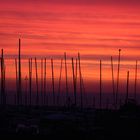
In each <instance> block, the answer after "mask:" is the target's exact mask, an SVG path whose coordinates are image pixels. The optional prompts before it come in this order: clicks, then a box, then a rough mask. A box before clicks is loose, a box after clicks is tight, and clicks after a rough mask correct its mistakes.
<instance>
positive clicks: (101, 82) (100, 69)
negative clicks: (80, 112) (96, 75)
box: [100, 60, 102, 109]
mask: <svg viewBox="0 0 140 140" xmlns="http://www.w3.org/2000/svg"><path fill="white" fill-rule="evenodd" d="M100 109H102V61H101V60H100Z"/></svg>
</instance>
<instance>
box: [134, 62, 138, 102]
mask: <svg viewBox="0 0 140 140" xmlns="http://www.w3.org/2000/svg"><path fill="white" fill-rule="evenodd" d="M137 72H138V61H137V60H136V68H135V87H134V99H135V101H136V99H137Z"/></svg>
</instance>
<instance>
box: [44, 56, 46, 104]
mask: <svg viewBox="0 0 140 140" xmlns="http://www.w3.org/2000/svg"><path fill="white" fill-rule="evenodd" d="M45 104H46V58H45V60H44V105H45Z"/></svg>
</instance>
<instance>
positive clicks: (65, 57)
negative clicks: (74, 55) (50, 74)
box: [64, 53, 69, 103]
mask: <svg viewBox="0 0 140 140" xmlns="http://www.w3.org/2000/svg"><path fill="white" fill-rule="evenodd" d="M64 59H65V76H66V103H67V101H68V96H69V90H68V72H67V56H66V53H64Z"/></svg>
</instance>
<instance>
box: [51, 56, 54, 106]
mask: <svg viewBox="0 0 140 140" xmlns="http://www.w3.org/2000/svg"><path fill="white" fill-rule="evenodd" d="M51 67H52V90H53V105H55V91H54V68H53V59H51Z"/></svg>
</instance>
